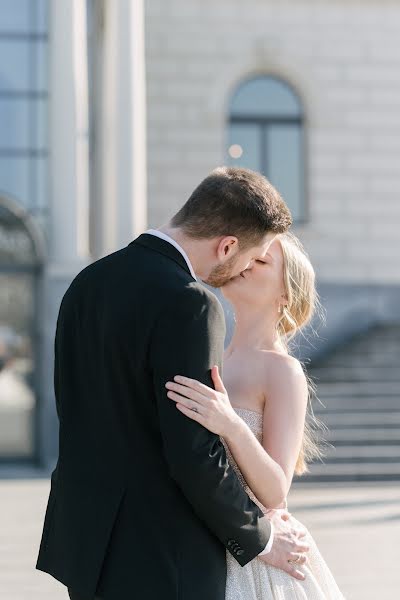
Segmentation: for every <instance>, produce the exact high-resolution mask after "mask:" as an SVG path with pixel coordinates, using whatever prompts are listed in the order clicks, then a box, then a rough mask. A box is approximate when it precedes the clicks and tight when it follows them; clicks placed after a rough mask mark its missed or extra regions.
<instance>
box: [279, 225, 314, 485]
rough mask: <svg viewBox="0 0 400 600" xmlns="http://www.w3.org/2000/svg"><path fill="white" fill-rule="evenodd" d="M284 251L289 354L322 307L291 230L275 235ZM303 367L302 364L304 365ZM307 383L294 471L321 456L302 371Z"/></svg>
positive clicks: (284, 337) (282, 322) (284, 338)
mask: <svg viewBox="0 0 400 600" xmlns="http://www.w3.org/2000/svg"><path fill="white" fill-rule="evenodd" d="M277 239H278V240H279V241H280V244H281V248H282V253H283V281H284V287H285V294H286V301H287V305H285V306H282V307H281V313H280V318H279V320H278V323H277V331H278V334H279V337H280V341H281V343H282V345H283V346H284V347H285V349H286V350H287V352H288V353H289V354H290V341H291V340H292V339H293V338H294V337H295V336H296V334H297V333H298V332H299V331H301V330H302V329H303V328H304V327H305V326H306V325H308V324H309V323H310V322H311V320H312V318H313V316H314V315H315V314H317V315H319V316H320V317H321V318H323V309H322V306H321V303H320V301H319V297H318V293H317V290H316V286H315V271H314V269H313V266H312V264H311V262H310V259H309V257H308V255H307V253H306V251H305V249H304V247H303V245H302V244H301V242H300V240H299V239H298V238H297V237H296V236H295V235H293V234H292V233H289V232H288V233H283V234H280V235H278V236H277ZM303 368H304V365H303ZM305 375H306V377H307V382H308V408H307V415H306V422H305V426H304V436H303V443H302V447H301V449H300V453H299V456H298V459H297V463H296V467H295V474H296V475H302V474H303V473H306V472H307V471H308V467H307V465H308V463H310V462H312V461H313V460H314V459H316V458H321V457H322V456H323V452H322V449H321V444H320V443H318V430H321V429H323V428H324V426H323V424H322V423H321V422H320V421H319V420H318V419H317V418H316V417H315V415H314V413H313V409H312V398H313V396H315V385H314V383H313V382H312V380H311V379H310V377H309V376H308V375H307V373H306V372H305Z"/></svg>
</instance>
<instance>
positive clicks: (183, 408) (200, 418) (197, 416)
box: [176, 403, 204, 425]
mask: <svg viewBox="0 0 400 600" xmlns="http://www.w3.org/2000/svg"><path fill="white" fill-rule="evenodd" d="M176 408H178V409H179V410H180V411H181V413H183V414H184V415H186V416H187V417H189V419H192V421H197V422H198V423H200V424H201V425H203V423H204V418H203V416H202V415H201V414H200V413H198V412H195V411H194V410H191V409H190V408H188V407H187V406H185V405H184V404H180V403H178V404H177V405H176Z"/></svg>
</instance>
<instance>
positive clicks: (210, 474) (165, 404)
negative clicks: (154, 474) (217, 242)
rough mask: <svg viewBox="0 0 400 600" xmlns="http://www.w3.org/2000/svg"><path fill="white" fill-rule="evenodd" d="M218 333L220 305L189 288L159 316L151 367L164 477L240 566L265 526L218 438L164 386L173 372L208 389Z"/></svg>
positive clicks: (217, 359)
mask: <svg viewBox="0 0 400 600" xmlns="http://www.w3.org/2000/svg"><path fill="white" fill-rule="evenodd" d="M224 336H225V323H224V316H223V311H222V307H221V305H220V303H219V302H218V300H217V299H216V298H215V297H214V296H213V295H212V294H211V293H210V292H208V290H206V289H205V288H203V287H202V286H200V285H199V284H191V285H189V286H188V287H187V288H186V289H185V290H184V291H183V292H180V293H179V294H178V297H176V298H175V299H174V302H173V303H172V305H170V306H169V307H168V308H167V309H165V310H164V312H163V313H162V315H161V316H160V318H159V320H158V322H157V324H156V326H155V329H154V332H153V336H152V343H151V349H150V363H151V367H152V370H153V382H154V388H155V396H156V401H157V406H158V413H159V420H160V430H161V434H162V439H163V445H164V453H165V457H166V460H167V462H168V465H169V469H170V473H171V476H172V478H173V479H174V480H175V482H176V483H177V485H178V486H179V487H180V489H181V490H182V492H183V494H184V495H185V497H186V498H187V500H188V501H189V503H190V504H191V506H192V508H193V510H194V511H195V513H196V514H197V516H198V517H199V518H200V519H201V520H202V521H203V522H204V523H205V524H206V525H207V526H208V527H209V529H210V530H211V531H212V532H213V533H214V535H216V536H217V537H218V538H219V539H220V541H221V542H222V543H223V544H224V546H225V547H226V548H227V549H228V550H229V551H230V552H231V554H232V555H233V556H234V558H235V559H236V560H237V561H238V562H239V564H240V565H242V566H244V565H245V564H246V563H248V562H249V561H250V560H252V559H253V558H254V557H255V556H257V555H258V554H259V553H260V552H261V551H262V550H263V549H264V548H265V546H266V544H267V542H268V540H269V537H270V533H271V526H270V522H269V520H268V519H267V518H266V517H265V516H264V515H263V513H262V512H261V510H260V509H259V508H258V507H257V505H256V504H254V503H253V502H252V500H250V498H249V497H248V495H247V494H246V492H245V491H244V489H243V487H242V485H241V484H240V482H239V480H238V478H237V476H236V473H235V472H234V470H233V469H232V467H231V466H230V464H229V463H228V460H227V456H226V452H225V449H224V446H223V445H222V443H221V441H220V438H219V436H217V435H215V434H214V433H211V432H209V431H208V430H207V429H205V428H204V427H203V426H202V425H200V424H198V423H196V422H195V421H192V420H191V419H189V418H188V417H186V416H185V415H183V414H182V413H181V412H180V411H179V410H178V409H177V408H176V404H175V402H173V401H172V400H170V399H169V398H168V397H167V395H166V391H167V390H166V388H165V383H166V382H167V381H168V380H172V379H173V377H174V376H175V375H186V376H188V377H192V378H194V379H198V380H199V381H201V382H203V383H205V384H206V385H208V386H212V385H213V384H212V380H211V367H212V366H213V365H214V364H217V365H219V367H221V362H222V354H223V344H224Z"/></svg>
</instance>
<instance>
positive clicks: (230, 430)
mask: <svg viewBox="0 0 400 600" xmlns="http://www.w3.org/2000/svg"><path fill="white" fill-rule="evenodd" d="M244 425H245V423H244V421H243V419H241V418H240V417H239V415H237V414H236V413H235V412H233V413H232V415H231V416H230V418H229V421H228V424H227V430H226V431H225V435H224V436H223V437H224V439H225V440H226V442H227V443H228V444H229V442H232V441H234V440H237V438H238V436H240V435H241V433H242V431H243V426H244Z"/></svg>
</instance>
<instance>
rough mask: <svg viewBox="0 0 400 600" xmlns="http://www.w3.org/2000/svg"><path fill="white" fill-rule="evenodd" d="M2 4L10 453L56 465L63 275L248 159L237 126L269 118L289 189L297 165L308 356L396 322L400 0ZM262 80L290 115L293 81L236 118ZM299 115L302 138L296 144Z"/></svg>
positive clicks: (1, 299)
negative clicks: (308, 277) (316, 335)
mask: <svg viewBox="0 0 400 600" xmlns="http://www.w3.org/2000/svg"><path fill="white" fill-rule="evenodd" d="M0 4H1V7H0V8H1V12H0V49H1V52H0V122H1V123H2V140H0V367H1V370H0V423H3V429H4V432H6V433H7V436H8V437H7V436H5V435H3V436H1V435H0V460H6V461H10V460H11V459H12V460H23V461H26V460H32V459H34V460H36V461H37V462H40V463H41V464H49V465H53V462H54V457H55V456H56V454H57V418H56V413H55V403H54V395H53V381H52V377H53V341H54V331H55V323H56V317H57V313H58V308H59V304H60V300H61V297H62V295H63V293H64V291H65V289H66V288H67V286H68V284H69V282H70V281H71V280H72V278H73V277H74V275H75V274H76V273H77V272H78V271H79V270H81V269H82V268H83V267H84V266H85V265H87V264H89V263H90V262H91V261H92V260H95V259H96V258H98V257H100V256H104V255H105V254H108V253H109V252H112V251H113V250H115V249H117V248H119V247H121V246H123V245H125V244H126V243H128V242H129V241H130V240H131V239H133V238H134V237H135V236H136V235H137V234H138V233H140V232H141V231H143V230H144V229H145V228H146V227H147V225H150V226H157V225H161V224H162V223H164V222H165V221H166V220H168V218H169V217H170V216H171V215H172V214H173V213H174V212H175V211H176V209H177V208H178V207H179V206H180V205H181V204H182V203H183V202H184V201H185V200H186V198H187V197H188V196H189V194H190V192H191V191H192V190H193V188H194V187H195V186H196V185H197V184H198V183H199V181H200V180H201V179H202V178H203V177H204V176H206V175H207V174H208V172H209V171H210V170H211V169H213V168H214V167H215V166H217V165H220V164H224V163H227V162H231V163H233V164H242V163H243V160H247V155H248V151H249V148H250V149H251V144H250V146H249V147H248V148H247V149H246V148H245V152H244V154H242V155H241V156H239V158H238V159H235V158H234V157H233V156H232V155H229V154H228V149H229V148H230V147H231V142H232V139H233V138H234V136H233V138H232V131H233V129H232V127H233V124H234V125H235V126H236V127H237V129H236V130H235V131H239V130H240V131H242V130H241V129H240V127H242V125H243V127H244V129H243V131H244V130H246V127H247V126H249V127H250V128H251V127H253V126H254V127H256V128H257V127H258V130H257V131H258V133H260V132H261V131H263V132H264V133H265V132H267V133H266V134H265V135H266V137H265V138H264V146H263V152H264V154H266V155H268V156H267V158H268V162H269V167H268V168H270V169H271V168H272V167H271V164H274V165H275V171H274V176H276V177H277V179H278V180H279V181H278V183H279V185H277V186H278V187H282V189H283V190H284V191H285V190H288V198H287V200H288V202H289V204H291V202H292V201H293V202H294V200H293V198H292V197H290V195H291V194H293V193H294V192H293V189H294V188H295V187H296V186H295V185H293V181H295V180H294V179H293V177H294V169H295V168H296V169H297V171H296V173H297V176H298V177H299V179H298V181H300V182H301V188H302V194H301V202H300V200H299V204H298V206H297V207H295V208H296V210H295V213H296V216H297V217H298V218H297V222H296V224H295V226H294V231H295V232H296V233H297V234H298V235H299V236H300V237H301V239H302V240H303V242H304V244H305V246H306V248H307V250H308V251H309V253H310V256H311V259H312V262H313V264H314V265H315V267H316V271H317V276H318V282H319V290H320V293H321V296H322V300H323V303H324V305H325V307H326V310H327V324H326V328H325V329H324V330H323V333H322V335H321V338H320V340H319V341H316V342H313V348H311V351H310V348H309V347H307V348H305V349H304V352H305V353H308V354H310V353H311V354H312V353H314V354H315V353H321V352H322V351H324V350H325V349H327V348H328V347H329V346H331V345H334V344H336V343H338V342H340V341H342V340H344V339H345V338H346V337H348V336H349V335H350V334H351V333H353V332H355V331H358V330H362V329H364V328H366V327H368V326H369V325H371V324H372V323H375V322H381V321H386V322H393V321H398V320H399V316H398V305H399V299H400V270H399V267H398V265H399V262H400V239H399V233H398V228H399V222H400V202H399V200H398V196H399V193H400V168H399V161H398V154H399V150H400V112H399V110H398V106H399V104H400V68H399V67H400V46H399V44H398V31H399V29H400V5H399V4H398V3H395V2H392V1H389V0H379V1H378V0H365V1H364V2H359V1H356V0H346V1H345V0H330V1H329V2H328V1H320V2H316V1H315V0H283V1H281V2H273V1H272V0H248V1H247V2H239V0H220V1H218V2H210V1H209V0H205V1H204V0H145V1H143V0H57V1H51V2H48V0H18V2H16V1H15V0H1V2H0ZM260 80H262V81H263V82H264V83H265V85H266V86H267V87H268V86H270V88H269V89H270V90H272V89H275V90H278V88H279V89H280V92H282V93H283V92H284V91H285V90H286V91H287V92H288V93H289V94H291V95H292V96H291V97H292V99H293V102H292V109H290V101H289V100H288V104H287V107H286V108H287V110H288V112H287V113H285V114H283V113H284V110H283V108H282V107H283V104H284V102H283V101H282V102H283V104H281V105H279V97H278V96H279V93H280V92H279V90H278V91H277V94H278V95H277V96H276V99H277V101H276V106H277V107H278V113H279V110H281V109H282V110H283V113H282V114H281V113H279V114H273V107H271V106H269V108H268V107H267V105H268V99H267V101H265V102H264V101H263V102H261V104H260V102H258V100H257V98H256V96H254V98H253V99H252V97H251V94H250V96H248V98H250V100H248V102H249V104H248V110H249V112H248V114H244V115H239V116H238V115H237V114H235V115H234V114H233V112H232V111H233V108H232V107H233V106H234V104H235V102H236V101H237V99H238V96H237V94H238V92H239V91H240V90H241V89H242V90H243V89H244V88H243V86H244V85H245V84H246V83H250V84H251V82H254V81H260ZM264 83H263V85H264ZM274 86H275V88H274ZM267 87H266V88H265V89H267ZM278 92H279V93H278ZM246 93H247V92H246ZM249 93H250V92H249ZM271 93H272V92H271ZM282 98H283V96H282ZM253 100H254V102H253ZM252 102H253V104H254V106H255V105H257V107H256V109H255V110H256V112H257V110H261V113H262V114H261V116H260V114H258V113H257V114H256V117H255V118H253V117H254V114H253V115H252V114H251V110H252V109H251V105H252ZM257 103H258V104H257ZM239 104H240V103H239ZM254 106H253V108H254ZM276 106H275V108H276ZM260 107H261V108H260ZM293 107H294V108H293ZM295 107H298V112H297V113H296V108H295ZM267 108H268V110H267ZM274 110H275V109H274ZM268 111H269V112H268ZM290 111H292V112H290ZM235 119H236V120H235ZM240 119H242V121H241V122H239V121H240ZM246 119H247V120H246ZM250 121H251V123H250ZM286 125H287V126H288V127H291V128H292V129H291V130H290V131H291V133H290V135H293V136H294V137H292V138H291V139H297V138H296V135H297V133H298V134H299V136H298V139H299V140H300V141H301V152H298V154H297V155H296V154H295V153H293V145H291V144H290V143H289V142H288V139H289V138H288V137H286V138H285V136H284V133H283V130H284V127H285V126H286ZM245 126H246V127H245ZM274 128H275V129H274ZM282 128H283V129H282ZM296 128H297V129H296ZM246 131H247V130H246ZM285 131H286V130H285ZM288 131H289V130H288ZM296 131H297V133H296ZM274 132H275V133H274ZM277 132H278V133H279V132H280V133H279V135H278V137H276V138H274V137H273V136H272V133H274V135H275V134H276V133H277ZM300 134H301V135H300ZM235 135H236V133H235ZM246 135H247V134H246ZM257 135H258V134H257ZM260 135H261V133H260ZM263 135H264V134H263ZM268 136H270V137H268ZM231 138H232V139H231ZM267 138H268V139H267ZM275 139H276V140H277V142H276V143H273V140H275ZM285 139H286V141H284V140H285ZM265 140H267V141H265ZM268 140H269V141H268ZM271 140H272V142H271ZM233 141H235V140H234V139H233ZM299 143H300V142H299ZM239 145H240V144H239ZM236 146H238V144H236ZM299 148H300V146H299ZM278 150H279V152H281V155H279V153H278ZM246 153H247V154H246ZM280 156H283V160H280ZM253 159H254V157H253ZM253 159H252V160H253ZM254 160H255V159H254ZM235 161H236V162H235ZM271 161H272V162H271ZM296 161H297V162H296ZM146 163H147V164H146ZM250 163H251V161H250ZM282 164H283V165H284V168H282ZM296 165H297V166H296ZM267 175H268V173H267ZM271 180H273V177H272V176H271ZM296 181H297V180H296ZM273 182H274V181H273ZM290 183H292V187H291V188H290ZM296 211H297V212H296ZM297 213H298V214H297ZM227 316H228V321H229V320H230V317H231V314H230V312H229V308H228V307H227ZM4 364H6V368H4ZM4 374H6V378H4ZM7 377H8V379H7ZM10 378H11V379H10ZM21 385H22V386H23V387H21ZM2 386H3V387H2ZM18 386H20V387H18ZM10 390H11V391H12V393H11V392H10ZM2 394H3V395H2ZM13 394H14V395H13ZM16 395H17V396H18V398H19V399H20V400H19V403H15V402H14V401H13V400H12V398H14V397H15V396H16ZM4 424H5V425H4ZM0 427H1V425H0ZM0 434H1V431H0ZM1 440H3V442H1Z"/></svg>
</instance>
